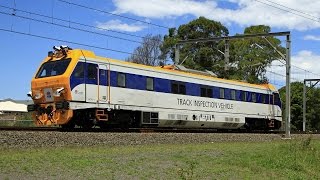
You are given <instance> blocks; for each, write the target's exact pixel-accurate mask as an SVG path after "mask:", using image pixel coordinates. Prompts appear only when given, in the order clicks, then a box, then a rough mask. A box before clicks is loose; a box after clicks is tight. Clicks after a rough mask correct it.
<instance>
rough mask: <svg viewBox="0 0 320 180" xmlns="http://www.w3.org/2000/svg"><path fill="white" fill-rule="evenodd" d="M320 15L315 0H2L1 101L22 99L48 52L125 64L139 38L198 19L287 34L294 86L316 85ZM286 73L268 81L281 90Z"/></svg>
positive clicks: (280, 70) (274, 72)
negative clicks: (59, 48) (60, 49)
mask: <svg viewBox="0 0 320 180" xmlns="http://www.w3.org/2000/svg"><path fill="white" fill-rule="evenodd" d="M319 9H320V1H318V0H299V1H297V0H203V1H200V0H198V1H196V0H139V1H137V0H46V1H43V0H28V1H26V0H1V1H0V62H1V65H0V81H1V85H0V99H5V98H12V99H19V100H21V99H28V97H27V96H26V94H27V92H29V91H30V88H31V87H30V84H31V79H32V77H33V76H34V74H35V73H36V70H37V68H38V67H39V65H40V63H41V61H42V60H43V59H44V58H45V57H46V55H47V52H48V51H51V50H52V47H53V46H54V45H68V46H70V47H71V48H81V49H87V50H91V51H94V52H95V54H96V55H99V56H104V57H110V58H114V59H120V60H123V59H126V58H127V57H128V56H130V53H132V52H133V50H134V48H136V47H137V46H139V45H140V42H141V40H142V38H141V37H143V36H145V35H147V34H152V35H157V34H161V35H162V36H163V35H166V34H167V33H168V28H171V27H176V28H178V27H179V26H180V25H182V24H186V23H188V22H190V21H192V20H194V19H196V18H198V17H199V16H204V17H206V18H208V19H212V20H215V21H219V22H221V23H222V24H223V25H224V26H226V27H227V28H228V29H229V35H230V36H232V35H235V34H237V33H238V34H241V33H243V31H244V29H245V28H246V27H248V26H252V25H261V24H262V25H268V26H270V27H271V31H272V32H282V31H290V32H291V40H292V44H291V48H292V49H291V61H292V71H291V72H292V81H301V80H303V79H304V78H320V50H319V47H320V46H319V45H320V11H319ZM279 39H280V40H281V41H282V43H285V39H284V38H283V37H279ZM284 72H285V69H284V66H283V64H281V63H280V62H279V61H274V62H273V64H272V65H271V66H270V67H269V68H268V72H267V75H268V77H269V80H270V82H271V83H274V84H275V85H276V86H277V87H282V86H284V85H285V83H284V82H285V81H284V80H285V73H284ZM318 74H319V75H318Z"/></svg>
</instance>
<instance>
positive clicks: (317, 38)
mask: <svg viewBox="0 0 320 180" xmlns="http://www.w3.org/2000/svg"><path fill="white" fill-rule="evenodd" d="M303 39H304V40H313V41H320V36H314V35H306V36H304V37H303Z"/></svg>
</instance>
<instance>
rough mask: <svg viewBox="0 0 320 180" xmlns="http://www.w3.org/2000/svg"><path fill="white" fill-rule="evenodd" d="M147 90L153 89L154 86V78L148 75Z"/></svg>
mask: <svg viewBox="0 0 320 180" xmlns="http://www.w3.org/2000/svg"><path fill="white" fill-rule="evenodd" d="M146 89H147V90H150V91H153V90H154V86H153V78H150V77H147V87H146Z"/></svg>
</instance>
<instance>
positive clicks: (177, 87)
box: [171, 81, 186, 94]
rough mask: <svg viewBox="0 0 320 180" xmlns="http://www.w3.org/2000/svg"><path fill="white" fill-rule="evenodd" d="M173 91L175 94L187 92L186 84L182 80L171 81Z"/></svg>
mask: <svg viewBox="0 0 320 180" xmlns="http://www.w3.org/2000/svg"><path fill="white" fill-rule="evenodd" d="M171 92H172V93H174V94H186V85H185V84H184V83H182V82H175V81H173V82H171Z"/></svg>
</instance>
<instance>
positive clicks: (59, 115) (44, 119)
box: [28, 102, 73, 126]
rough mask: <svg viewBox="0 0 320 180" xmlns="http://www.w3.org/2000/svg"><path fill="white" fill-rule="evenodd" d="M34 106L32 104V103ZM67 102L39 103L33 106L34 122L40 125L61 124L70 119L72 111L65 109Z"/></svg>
mask: <svg viewBox="0 0 320 180" xmlns="http://www.w3.org/2000/svg"><path fill="white" fill-rule="evenodd" d="M33 106H34V105H33ZM64 106H68V104H67V102H64V103H62V104H61V103H55V104H41V105H40V106H38V107H30V106H29V107H28V108H35V111H34V113H33V119H34V121H35V124H36V125H38V126H41V125H63V124H66V123H67V122H69V121H70V119H71V118H72V116H73V111H72V110H70V109H67V107H64Z"/></svg>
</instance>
